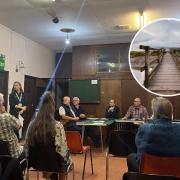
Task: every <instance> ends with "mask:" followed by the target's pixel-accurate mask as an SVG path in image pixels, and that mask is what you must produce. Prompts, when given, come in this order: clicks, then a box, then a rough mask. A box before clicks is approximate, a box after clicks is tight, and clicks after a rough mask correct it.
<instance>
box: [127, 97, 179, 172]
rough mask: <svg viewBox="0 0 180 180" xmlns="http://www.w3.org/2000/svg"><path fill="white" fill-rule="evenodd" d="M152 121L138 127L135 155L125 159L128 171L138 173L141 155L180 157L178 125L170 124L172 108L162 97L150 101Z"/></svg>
mask: <svg viewBox="0 0 180 180" xmlns="http://www.w3.org/2000/svg"><path fill="white" fill-rule="evenodd" d="M151 104H152V112H153V116H152V121H150V122H149V123H145V124H144V125H142V126H140V127H139V129H138V132H137V134H136V138H135V143H136V146H137V154H135V153H132V154H130V155H129V156H128V158H127V165H128V171H129V172H130V171H134V172H138V171H139V163H140V160H141V155H142V153H144V152H145V153H149V154H153V155H158V156H180V124H178V123H172V118H173V106H172V104H171V102H170V101H169V100H168V99H166V98H163V97H156V98H154V99H153V100H152V103H151Z"/></svg>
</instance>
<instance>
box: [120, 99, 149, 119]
mask: <svg viewBox="0 0 180 180" xmlns="http://www.w3.org/2000/svg"><path fill="white" fill-rule="evenodd" d="M123 119H142V120H146V119H148V112H147V109H146V108H145V107H144V106H142V104H141V99H140V98H139V97H136V98H135V99H134V104H133V105H132V106H130V107H129V109H128V111H127V113H126V115H125V116H124V117H123Z"/></svg>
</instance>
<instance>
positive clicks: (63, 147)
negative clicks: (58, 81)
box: [26, 92, 72, 165]
mask: <svg viewBox="0 0 180 180" xmlns="http://www.w3.org/2000/svg"><path fill="white" fill-rule="evenodd" d="M54 113H55V102H54V97H53V95H52V93H51V92H45V93H44V95H43V96H42V97H41V100H40V106H39V111H38V113H37V115H36V117H35V119H34V120H32V121H31V123H30V125H29V127H28V131H27V134H26V144H27V146H32V147H33V146H36V145H38V144H44V145H46V144H47V143H49V142H50V141H52V140H53V142H54V145H55V148H56V152H57V153H58V154H60V155H61V157H63V159H64V161H65V162H66V164H67V165H70V164H71V163H72V161H71V158H70V155H69V150H68V147H67V143H66V137H65V132H64V127H63V125H62V124H61V123H60V122H58V121H56V120H55V119H54Z"/></svg>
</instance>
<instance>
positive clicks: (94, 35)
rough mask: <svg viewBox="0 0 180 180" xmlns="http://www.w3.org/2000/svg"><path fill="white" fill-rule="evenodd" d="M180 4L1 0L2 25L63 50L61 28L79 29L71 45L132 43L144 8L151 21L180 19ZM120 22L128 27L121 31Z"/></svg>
mask: <svg viewBox="0 0 180 180" xmlns="http://www.w3.org/2000/svg"><path fill="white" fill-rule="evenodd" d="M179 7H180V1H179V0H171V1H169V0H158V1H157V0H56V2H55V3H52V0H13V1H12V0H1V1H0V24H3V25H5V26H7V27H9V28H10V29H12V30H14V31H16V32H18V33H20V34H22V35H24V36H26V37H28V38H30V39H31V40H34V41H36V42H38V43H40V44H43V45H44V46H46V47H48V48H50V49H52V50H54V51H59V50H62V49H63V47H64V39H65V36H66V35H65V34H64V33H63V32H60V31H59V29H61V28H74V29H75V30H76V31H75V32H74V33H72V34H70V38H71V42H72V44H71V46H75V45H88V44H111V43H120V42H130V41H131V40H132V38H133V36H134V35H135V33H136V32H137V30H138V29H139V11H140V10H141V9H143V10H144V12H145V13H146V14H147V16H148V21H149V22H150V21H152V20H155V19H157V18H163V17H174V18H180V11H179ZM50 8H51V9H53V11H52V10H50ZM49 11H52V12H50V13H49V14H51V15H52V14H53V13H56V14H57V16H58V17H59V19H60V21H59V23H58V24H54V23H53V22H52V17H51V16H50V15H49V14H48V12H49ZM117 25H120V26H121V25H123V26H128V29H125V30H122V29H121V28H120V30H119V29H118V28H115V26H117ZM71 46H70V47H71ZM68 49H69V50H71V48H68Z"/></svg>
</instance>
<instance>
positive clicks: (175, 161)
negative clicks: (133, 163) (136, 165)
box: [140, 153, 180, 177]
mask: <svg viewBox="0 0 180 180" xmlns="http://www.w3.org/2000/svg"><path fill="white" fill-rule="evenodd" d="M179 165H180V157H161V156H155V155H151V154H147V153H144V154H142V157H141V162H140V172H141V173H148V174H159V175H172V176H176V177H180V168H179Z"/></svg>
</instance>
